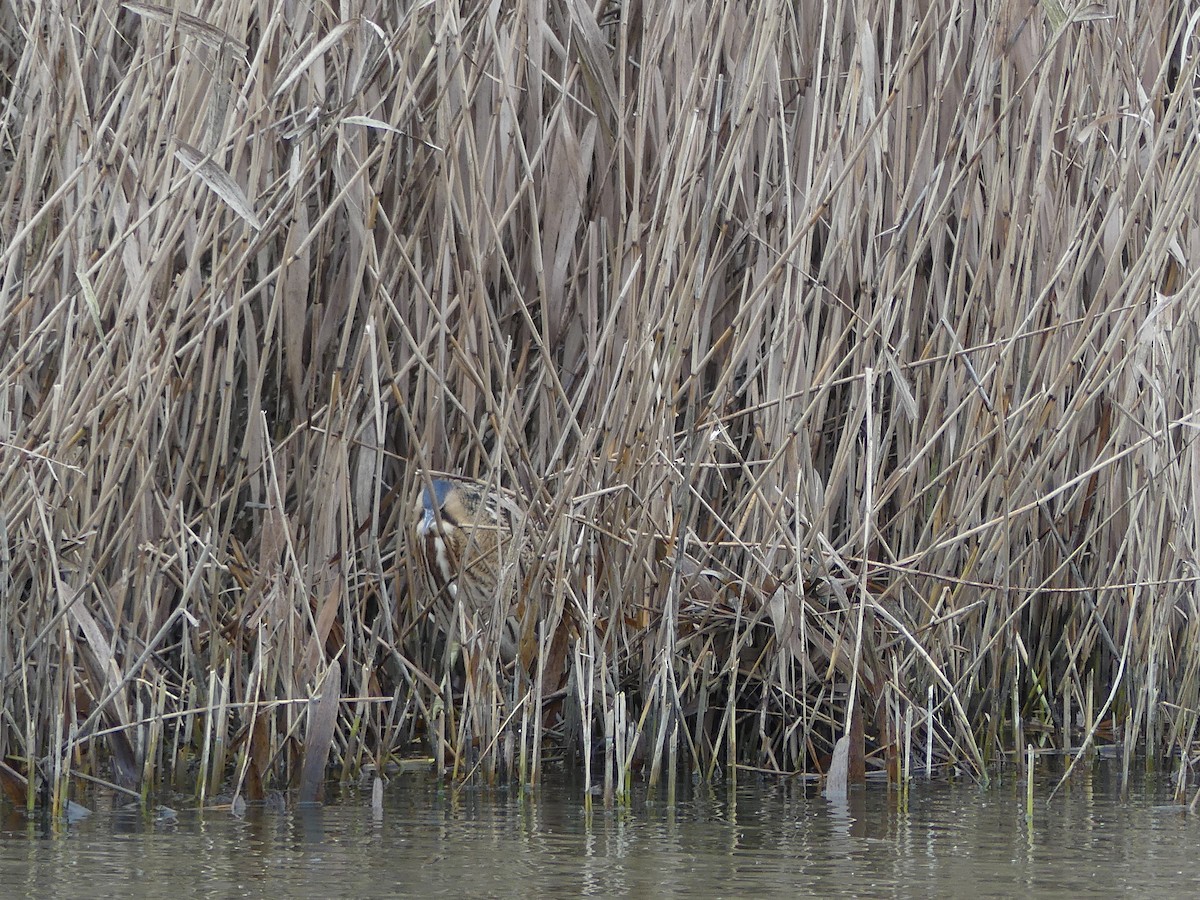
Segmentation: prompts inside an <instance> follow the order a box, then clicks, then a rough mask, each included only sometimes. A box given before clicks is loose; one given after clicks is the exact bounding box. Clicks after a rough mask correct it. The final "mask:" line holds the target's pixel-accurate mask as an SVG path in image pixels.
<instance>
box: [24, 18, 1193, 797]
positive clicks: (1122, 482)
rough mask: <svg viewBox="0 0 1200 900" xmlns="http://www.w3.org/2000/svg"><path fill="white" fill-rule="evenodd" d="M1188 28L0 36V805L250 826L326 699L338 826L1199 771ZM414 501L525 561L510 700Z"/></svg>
mask: <svg viewBox="0 0 1200 900" xmlns="http://www.w3.org/2000/svg"><path fill="white" fill-rule="evenodd" d="M343 13H344V17H342V14H343ZM1188 15H1189V13H1188V10H1187V8H1186V6H1184V5H1180V4H1172V3H1169V2H1165V0H1155V2H1151V4H1150V5H1149V6H1144V5H1143V6H1139V7H1137V9H1136V10H1134V8H1133V7H1131V6H1128V5H1115V6H1112V7H1110V8H1105V9H1103V10H1101V9H1099V8H1098V7H1095V6H1094V5H1093V6H1084V7H1080V8H1079V9H1078V10H1074V11H1065V10H1059V9H1058V8H1057V7H1054V8H1049V7H1047V8H1041V7H1037V6H1035V5H1033V4H1021V3H1017V4H1009V5H1007V6H1003V7H996V8H994V9H992V8H975V7H971V8H964V7H962V6H961V5H956V4H950V3H946V2H940V0H939V2H934V3H921V4H918V3H913V2H909V0H904V2H900V3H898V4H897V3H888V4H884V3H880V2H875V3H870V2H868V3H867V4H866V5H865V6H864V5H862V4H859V5H857V6H852V5H848V4H834V5H828V4H819V3H815V2H810V0H806V2H802V3H800V4H786V3H780V2H778V0H746V2H741V3H727V4H718V5H716V6H703V5H696V4H663V3H657V4H655V3H651V4H649V5H648V6H647V5H643V6H641V7H637V6H633V5H629V4H626V5H620V4H607V5H606V4H601V5H600V6H593V5H589V4H582V3H579V2H577V0H563V2H561V3H557V4H517V5H516V6H512V7H511V8H510V7H505V8H504V9H500V8H499V7H496V6H490V5H487V4H482V3H478V2H473V0H468V2H463V3H451V4H447V3H439V4H427V3H426V4H421V3H413V4H407V5H405V4H400V5H397V4H394V3H383V2H380V0H355V2H353V3H349V4H343V5H342V7H338V8H337V9H335V8H334V7H331V6H319V7H311V8H310V7H304V6H302V5H301V6H297V5H294V4H289V3H285V2H283V0H256V2H251V0H218V2H214V3H205V4H199V3H187V2H183V3H178V4H173V5H170V6H167V5H158V4H154V3H147V2H141V0H137V2H133V0H129V2H118V0H103V2H99V3H93V4H74V5H72V4H67V5H65V6H63V5H61V4H60V5H58V6H47V5H28V4H7V5H5V6H3V7H2V8H0V33H3V34H5V35H9V36H11V40H10V41H8V42H4V43H3V44H0V72H3V73H5V74H4V75H3V76H0V178H2V182H0V343H2V345H3V352H0V616H2V617H3V619H4V622H5V623H6V625H7V628H6V629H4V631H3V632H0V681H2V688H3V690H2V694H0V696H3V698H4V700H3V704H4V705H3V708H2V709H0V755H3V756H4V757H5V758H6V759H10V760H16V761H19V762H20V767H21V768H22V770H23V772H24V774H29V775H33V776H35V777H33V778H31V779H30V792H31V793H30V796H31V797H32V796H33V791H34V787H33V785H35V784H50V785H52V793H53V796H54V798H55V803H56V804H57V805H59V806H61V802H62V801H63V800H64V799H65V797H64V796H63V791H65V789H66V781H64V780H63V779H64V778H65V773H68V772H70V771H71V770H72V769H73V768H75V767H76V766H75V763H74V762H73V760H72V757H78V758H79V759H80V761H81V765H82V766H83V768H85V769H91V768H94V767H95V765H96V762H97V761H99V760H101V759H103V760H107V761H108V762H110V763H111V764H112V765H113V766H114V767H116V768H117V769H118V771H120V772H123V773H127V774H128V777H129V778H131V779H132V780H134V781H136V780H138V779H141V780H143V781H145V780H148V779H151V778H157V777H158V774H159V773H158V772H157V771H156V769H157V767H159V766H160V765H162V763H160V762H159V761H158V759H157V758H156V755H157V754H161V757H162V759H163V760H167V759H168V758H169V762H168V763H165V764H166V765H167V766H168V767H169V768H174V769H179V770H188V769H189V768H190V767H191V766H192V765H193V761H195V760H199V762H200V766H201V768H200V770H199V771H191V772H190V774H191V775H192V776H198V777H199V778H200V779H202V780H203V779H207V781H206V782H205V781H202V784H203V786H202V787H201V791H202V793H204V794H207V793H209V792H211V791H216V790H221V789H223V784H221V783H220V782H223V781H224V780H225V779H227V778H229V776H230V775H231V774H233V773H232V772H231V768H236V769H237V773H236V775H237V782H236V784H237V786H238V789H239V790H240V789H241V788H242V786H245V787H246V789H247V791H248V793H249V794H250V795H252V796H251V799H254V798H255V796H258V795H261V794H262V793H263V792H264V791H265V790H267V789H269V788H270V787H271V786H274V787H285V786H287V785H289V784H292V783H294V781H295V780H296V779H297V778H298V777H299V764H300V762H301V761H302V757H301V755H300V754H299V753H298V750H297V748H298V747H299V746H302V745H301V744H300V743H298V742H297V741H294V740H293V736H299V735H301V734H302V733H304V732H305V724H304V717H303V716H302V715H301V710H300V709H299V708H298V706H299V705H300V704H301V703H306V702H307V701H308V698H309V697H310V696H312V695H313V693H314V691H316V690H317V685H316V683H315V679H316V678H317V676H318V674H319V673H320V672H323V671H326V667H327V666H328V665H329V664H330V663H331V662H332V661H333V660H334V659H337V660H339V661H340V666H339V668H338V669H337V671H338V672H339V681H340V684H339V685H338V691H337V695H338V696H339V697H341V698H345V699H344V700H343V701H342V702H340V703H339V704H338V706H337V709H336V715H334V718H333V721H332V727H333V732H332V733H330V734H329V735H328V737H327V738H326V737H324V736H323V737H322V739H321V742H320V743H321V746H322V747H324V746H329V747H331V748H332V749H333V751H334V754H335V755H336V754H337V753H344V754H346V758H344V759H339V760H335V761H334V762H335V764H340V765H339V767H340V768H341V771H342V773H343V777H348V776H351V775H353V774H355V773H354V771H353V769H354V767H355V765H357V763H353V764H352V762H351V758H353V759H354V760H359V759H361V754H362V753H363V752H365V753H366V754H367V756H369V757H373V758H374V759H375V760H377V761H380V762H385V761H386V760H387V758H388V757H389V756H390V755H397V754H398V755H405V754H409V753H418V754H421V755H424V754H426V753H429V752H431V753H432V755H433V756H434V758H435V759H436V760H437V768H438V770H439V772H441V771H451V772H455V773H457V774H458V775H459V776H462V775H464V774H465V773H467V772H469V771H475V770H478V771H479V772H481V773H483V775H482V777H483V778H484V779H485V780H494V779H496V778H498V777H499V773H500V772H501V771H503V770H505V769H506V768H509V770H511V768H510V767H511V766H512V759H513V754H512V751H511V749H506V748H511V747H512V746H514V742H515V743H516V744H519V747H520V750H519V751H518V755H519V758H520V763H519V765H518V770H519V772H520V776H519V777H520V779H521V780H522V781H527V782H529V783H534V782H536V781H537V780H538V778H539V777H540V773H541V770H542V769H543V768H544V767H545V766H546V765H548V764H549V761H550V759H552V758H555V759H556V758H559V751H561V750H562V747H561V746H560V747H555V748H553V752H551V748H550V747H548V746H547V745H550V744H554V743H555V742H558V743H570V744H573V745H574V749H575V750H576V751H579V752H581V753H582V757H583V759H584V760H585V762H584V769H585V772H589V773H594V772H595V769H594V768H591V766H592V764H593V763H594V762H596V763H599V762H600V761H601V757H603V762H602V765H603V773H604V774H603V785H604V792H605V797H606V799H620V798H627V797H628V790H629V779H630V777H631V774H632V772H633V771H634V770H635V769H639V770H640V768H641V767H643V766H646V765H648V766H649V771H650V777H651V778H654V779H657V778H658V777H660V775H661V768H662V766H663V765H664V762H663V760H664V757H665V758H666V759H667V762H666V763H665V764H666V765H668V766H669V768H670V770H671V771H670V772H669V773H668V777H669V778H673V777H674V774H675V771H674V770H675V766H676V762H675V761H674V760H675V758H676V757H675V754H676V753H677V752H678V753H679V756H678V765H681V766H686V767H687V768H688V770H689V771H691V772H694V773H699V774H702V775H705V776H707V777H714V776H715V775H716V773H718V772H724V773H726V775H727V777H729V778H733V777H736V772H737V766H739V765H745V766H749V767H752V768H755V769H768V770H772V771H778V772H806V773H807V772H812V771H822V770H824V768H825V767H826V766H827V764H828V760H829V757H830V755H831V754H832V752H833V748H834V746H835V743H836V741H837V740H838V738H839V737H841V736H842V734H843V733H844V732H846V731H847V730H849V729H850V725H849V724H848V723H850V722H851V721H852V716H851V712H852V710H860V711H861V713H862V725H863V729H864V734H865V741H866V744H867V746H866V749H867V750H868V751H871V750H873V749H875V748H884V756H885V759H886V757H887V754H889V753H891V754H894V753H896V752H897V750H896V749H895V748H896V747H897V746H898V741H899V734H900V727H901V726H900V722H901V716H903V721H904V722H905V725H904V741H905V750H904V754H905V760H906V761H905V766H906V767H907V766H908V765H909V764H910V760H909V754H911V753H912V752H913V751H912V750H910V749H908V748H909V747H910V746H911V745H912V743H913V742H915V743H916V744H917V745H918V746H919V745H920V743H924V744H925V747H926V751H925V752H926V757H927V761H928V764H929V765H930V766H940V765H943V764H958V765H965V766H967V767H968V768H969V769H971V770H974V771H975V772H976V773H977V774H979V775H982V774H983V770H984V769H985V768H986V767H987V766H988V765H989V764H990V761H993V760H998V759H1003V758H1005V757H1006V756H1007V755H1009V754H1013V753H1014V752H1015V753H1021V752H1023V751H1024V749H1025V743H1026V741H1027V740H1028V741H1029V742H1030V743H1036V744H1042V745H1044V746H1048V745H1050V744H1051V743H1053V744H1054V745H1056V746H1058V747H1061V748H1066V747H1070V748H1071V749H1072V752H1073V753H1075V754H1076V755H1082V754H1083V753H1085V752H1086V751H1087V749H1088V747H1089V745H1092V744H1094V743H1095V742H1096V741H1099V740H1108V741H1118V740H1119V741H1122V742H1123V744H1124V746H1125V749H1126V760H1127V762H1126V765H1128V758H1129V754H1130V753H1132V752H1133V750H1134V749H1135V747H1139V746H1140V747H1141V748H1142V749H1145V750H1146V751H1148V752H1149V753H1150V754H1151V755H1152V756H1163V757H1168V758H1169V757H1175V756H1178V757H1182V758H1189V757H1188V755H1189V754H1190V753H1193V752H1194V746H1193V740H1194V738H1193V736H1194V734H1195V732H1196V728H1197V721H1198V715H1197V710H1198V709H1200V675H1198V673H1200V668H1198V666H1200V664H1198V663H1197V655H1196V654H1195V652H1194V647H1195V646H1196V645H1197V640H1198V639H1200V634H1198V629H1200V625H1198V622H1200V614H1198V612H1197V600H1196V596H1197V593H1196V578H1197V574H1196V572H1195V566H1194V561H1195V560H1196V559H1197V558H1198V557H1200V552H1198V551H1200V524H1198V520H1197V517H1196V515H1195V510H1196V509H1197V508H1198V507H1200V450H1198V447H1200V444H1198V443H1197V441H1196V439H1195V435H1196V429H1197V424H1198V423H1197V421H1196V409H1197V397H1198V396H1200V391H1198V386H1197V369H1196V366H1195V360H1196V358H1197V356H1198V352H1197V351H1198V347H1197V344H1198V339H1197V334H1196V333H1195V329H1194V327H1192V324H1191V323H1192V322H1193V321H1194V319H1195V316H1196V314H1197V306H1198V304H1197V298H1198V296H1200V289H1198V281H1197V275H1196V267H1197V265H1198V261H1200V228H1198V226H1197V222H1198V219H1200V200H1198V199H1197V198H1198V197H1200V158H1198V155H1200V145H1198V144H1197V142H1196V141H1194V140H1192V139H1191V135H1194V134H1195V132H1196V128H1197V121H1198V116H1200V108H1198V105H1197V100H1196V92H1195V87H1196V84H1197V82H1198V79H1200V72H1198V69H1197V66H1198V62H1197V60H1198V59H1200V55H1198V54H1197V53H1196V52H1195V47H1194V42H1195V36H1194V33H1193V32H1194V23H1190V20H1189V18H1188ZM1114 48H1116V49H1115V50H1114ZM872 373H873V374H872ZM872 379H873V380H872ZM422 470H424V471H430V470H440V471H452V472H457V473H461V474H463V475H465V476H468V477H476V478H479V479H480V480H482V481H484V482H487V483H489V484H492V485H503V486H506V487H510V488H513V489H515V490H516V491H517V492H518V493H519V494H520V495H521V496H522V497H523V498H524V502H526V503H527V504H528V506H529V508H530V510H531V511H532V512H533V514H534V515H535V516H536V517H537V519H538V522H539V536H538V537H537V542H538V546H537V548H536V554H537V557H538V559H539V560H540V561H541V563H540V565H539V568H538V571H537V573H536V576H535V578H534V582H535V583H536V585H537V590H539V591H541V592H542V593H541V594H540V595H539V598H540V599H539V602H542V599H541V598H544V606H543V607H541V609H542V618H543V621H544V624H543V627H544V631H543V633H542V634H541V636H540V638H539V640H540V641H541V643H539V644H538V645H537V646H538V648H539V650H540V652H539V653H538V654H537V655H538V656H539V657H540V661H539V662H538V663H537V664H536V665H535V666H533V667H531V668H529V669H528V670H526V671H525V672H523V673H521V672H515V671H512V670H511V667H509V671H506V672H501V668H502V666H501V661H499V660H498V659H496V658H495V656H494V655H490V654H489V655H486V656H484V657H483V658H479V659H475V660H473V661H472V662H471V665H470V666H469V667H468V668H467V669H466V670H465V672H464V671H463V670H462V666H461V665H460V664H458V663H455V662H453V661H452V660H450V659H449V658H448V655H447V647H449V646H452V644H453V642H454V640H455V638H454V636H449V637H447V636H442V635H439V633H438V631H437V629H436V628H435V627H434V626H433V623H432V622H431V621H429V619H428V617H427V616H426V615H424V614H423V612H422V610H423V608H424V604H425V603H426V601H427V599H428V598H425V597H423V596H422V595H421V592H420V591H419V590H418V589H417V582H416V579H415V578H414V577H413V576H414V573H415V572H416V571H417V569H416V566H415V558H414V553H415V548H414V547H413V546H412V543H411V542H410V541H408V540H407V539H406V538H405V535H406V534H408V532H409V530H410V526H411V524H412V522H411V510H412V505H411V501H412V498H414V497H415V496H416V495H417V493H418V491H419V489H420V488H419V478H418V475H417V473H418V472H419V471H422ZM503 613H504V610H502V609H500V608H499V606H498V607H497V609H496V610H493V611H492V614H491V626H492V627H498V623H499V622H501V621H503ZM484 624H485V626H486V625H487V623H484ZM567 633H569V636H570V640H569V641H567V640H565V639H564V641H560V642H559V644H555V642H554V637H555V636H556V635H558V634H562V635H567ZM465 638H466V636H465V635H459V636H458V639H459V640H460V642H461V643H462V644H463V645H464V646H466V645H467V644H468V643H469V642H468V641H467V640H465ZM571 642H573V645H572V644H571ZM485 643H486V642H485ZM495 643H496V642H495V641H492V642H491V645H492V646H494V645H495ZM927 697H930V698H932V699H931V700H930V704H929V708H928V709H925V708H924V707H925V700H926V698H927ZM205 698H207V699H205ZM568 707H570V708H568ZM914 707H915V708H914ZM139 709H143V710H144V709H149V710H154V711H155V718H153V719H152V720H151V721H147V716H145V715H143V714H141V713H139V712H138V710H139ZM1064 710H1070V711H1071V712H1070V714H1069V715H1064V712H1063V711H1064ZM1097 711H1098V712H1097ZM1081 715H1083V722H1082V726H1083V727H1077V725H1079V724H1080V723H1076V722H1073V721H1068V720H1073V719H1080V717H1081ZM910 721H911V723H912V726H911V734H910V730H909V725H908V723H909V722H910ZM366 722H370V723H371V724H370V727H369V728H366V727H364V725H363V723H366ZM571 722H577V723H579V726H578V727H574V726H571V725H570V723H571ZM329 723H330V720H329V719H324V720H323V725H324V727H328V726H329ZM517 728H519V729H520V733H514V731H512V730H515V729H517ZM368 732H369V733H370V734H371V736H372V739H373V740H374V741H376V742H377V746H374V747H366V746H364V743H365V741H366V740H367V738H366V735H367V733H368ZM1055 733H1057V737H1052V736H1051V735H1053V734H1055ZM226 734H227V735H228V742H227V743H226V741H225V740H223V739H222V738H223V737H224V736H225V735H226ZM601 734H603V748H601V747H600V746H598V745H597V746H593V742H592V736H593V735H596V736H599V735H601ZM676 735H678V737H679V738H682V741H678V742H677V737H676ZM135 748H140V749H135ZM887 748H891V749H887ZM229 752H232V753H234V754H236V755H237V757H238V759H239V760H240V763H239V764H238V765H237V766H233V767H231V766H230V765H229V763H228V761H227V756H226V754H227V753H229ZM868 755H870V754H869V753H868ZM84 757H86V762H84V761H83V758H84ZM593 757H595V759H593ZM309 758H315V757H311V756H310V757H309ZM506 759H507V760H508V762H505V760H506ZM880 764H881V765H889V766H890V763H887V762H885V761H881V762H880ZM889 771H892V769H891V768H890V767H889ZM176 774H177V775H187V774H188V772H187V771H183V772H177V773H176ZM314 777H315V776H314V775H312V774H310V775H309V781H308V782H306V783H307V784H309V785H311V783H312V782H311V779H312V778H314ZM593 777H595V775H594V774H589V775H588V777H587V780H588V782H589V785H590V781H591V780H592V778H593ZM114 780H116V781H121V778H116V779H114ZM597 780H599V779H597ZM669 783H671V784H673V782H669Z"/></svg>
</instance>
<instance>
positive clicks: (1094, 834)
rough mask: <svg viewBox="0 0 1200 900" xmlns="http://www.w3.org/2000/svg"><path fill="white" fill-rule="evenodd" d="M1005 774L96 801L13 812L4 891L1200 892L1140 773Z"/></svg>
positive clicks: (1, 819)
mask: <svg viewBox="0 0 1200 900" xmlns="http://www.w3.org/2000/svg"><path fill="white" fill-rule="evenodd" d="M1053 784H1054V781H1053V779H1052V778H1050V777H1047V778H1046V779H1044V780H1042V779H1039V780H1038V782H1037V783H1036V788H1037V794H1038V797H1039V799H1038V801H1037V802H1036V806H1035V815H1034V818H1033V822H1032V824H1030V823H1029V822H1028V821H1027V819H1026V814H1025V806H1024V784H1023V783H1022V782H1021V781H1020V780H1019V779H1017V778H1015V777H1010V778H1007V779H996V780H995V781H993V783H992V784H991V785H990V786H988V787H987V788H980V787H978V786H976V785H973V784H970V783H963V784H950V783H944V782H941V783H938V782H935V783H922V782H918V783H915V784H914V785H913V788H912V790H911V793H910V795H909V799H908V802H907V805H905V804H904V803H902V802H901V797H900V795H899V793H898V792H897V791H896V790H894V789H891V790H889V789H888V788H887V787H886V786H885V785H883V784H872V785H870V786H868V787H867V788H866V789H865V790H862V791H856V792H854V793H853V794H852V795H851V796H850V798H849V800H848V802H846V803H845V804H836V803H831V802H829V801H828V800H826V799H825V798H823V797H821V796H820V794H819V793H817V792H816V791H815V790H814V789H812V788H811V787H807V788H806V787H805V786H804V785H802V784H798V783H787V784H782V783H778V782H761V781H754V782H750V781H748V780H747V779H745V778H743V779H742V780H741V782H740V783H739V785H738V788H737V790H736V791H732V792H731V791H730V790H729V789H727V788H724V787H717V788H713V789H703V788H697V789H692V790H690V791H689V792H688V796H687V797H686V798H684V799H681V800H678V801H677V802H676V803H675V805H674V806H668V805H667V804H665V803H664V802H662V801H661V800H655V799H654V798H653V797H647V796H641V797H639V798H637V799H635V801H634V802H633V804H632V805H631V806H630V807H629V808H627V809H619V810H605V809H604V808H603V807H602V806H600V805H597V806H596V807H595V808H594V810H593V813H592V815H591V817H590V818H589V817H588V816H587V815H586V814H585V811H584V805H583V801H582V796H581V793H580V791H579V790H578V789H577V788H573V787H571V786H567V785H547V786H545V787H543V788H541V789H540V790H539V791H538V792H537V793H536V794H528V795H520V794H517V795H513V794H509V793H504V792H475V793H469V794H466V795H464V796H461V797H460V798H458V799H457V800H455V799H452V798H451V797H449V796H448V795H447V794H446V792H445V791H439V790H438V788H437V787H436V786H432V785H430V784H429V783H428V782H427V781H423V780H421V779H417V778H414V777H411V776H407V777H405V778H404V779H398V780H395V781H393V782H392V783H391V784H389V785H388V787H387V791H386V794H385V802H384V806H383V809H382V811H381V813H378V814H377V813H373V812H372V809H371V803H370V796H369V792H368V791H364V792H362V793H361V794H360V793H358V792H356V791H354V790H344V791H342V792H341V793H340V794H339V796H338V797H337V798H335V800H334V801H333V802H331V803H329V804H327V805H325V806H323V807H318V808H309V809H298V808H294V807H292V808H285V807H283V806H282V805H276V806H274V807H263V808H255V807H251V808H250V809H248V810H247V811H246V814H245V815H244V816H243V817H241V818H237V817H235V816H233V815H231V814H230V813H229V812H228V811H227V810H204V811H201V810H197V809H189V808H187V806H186V805H185V804H184V803H183V802H180V803H179V804H177V805H176V807H175V809H176V812H177V817H176V818H175V819H174V820H173V821H156V820H155V819H154V818H153V817H148V816H145V815H143V814H141V813H138V812H130V811H121V810H118V809H115V808H114V807H113V806H112V805H111V804H109V805H107V806H106V805H105V802H104V800H103V798H93V800H94V803H95V809H94V811H93V812H92V814H91V815H90V816H89V817H87V818H86V819H84V820H82V821H79V822H75V823H72V824H70V825H64V826H60V827H50V826H49V825H48V824H47V823H45V822H40V821H31V820H28V819H27V818H26V817H25V816H24V815H23V814H22V813H19V812H16V811H14V810H12V809H11V808H6V807H3V808H0V898H10V897H37V898H53V897H78V898H89V900H90V898H104V897H121V898H125V897H131V896H132V897H149V898H155V897H192V896H200V897H210V896H216V897H272V898H287V897H364V898H365V897H395V896H416V897H437V896H450V897H457V898H466V897H576V896H599V897H615V896H620V897H682V896H687V897H752V898H758V897H785V896H786V897H835V896H846V897H917V898H928V897H967V898H971V900H977V898H984V897H1032V896H1036V897H1083V896H1144V897H1195V896H1200V817H1198V816H1191V815H1188V814H1186V812H1184V811H1181V809H1180V807H1178V806H1176V805H1174V804H1172V803H1171V796H1170V795H1171V790H1170V785H1169V784H1168V783H1167V782H1166V781H1165V780H1163V779H1158V780H1156V779H1150V778H1143V779H1141V780H1140V781H1139V782H1138V783H1137V784H1135V785H1132V786H1131V787H1130V789H1129V791H1128V793H1127V795H1126V796H1124V797H1122V796H1121V792H1120V788H1119V783H1118V782H1117V780H1116V778H1115V776H1113V775H1107V776H1106V775H1105V774H1104V773H1102V772H1096V773H1092V774H1085V775H1084V776H1081V777H1079V778H1077V779H1075V780H1074V782H1073V783H1072V784H1071V785H1070V786H1069V787H1068V788H1066V789H1064V790H1063V791H1061V792H1060V793H1059V794H1058V795H1057V796H1055V797H1054V798H1053V799H1050V800H1047V799H1046V797H1047V796H1048V794H1049V792H1050V788H1051V787H1052V786H1053Z"/></svg>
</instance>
